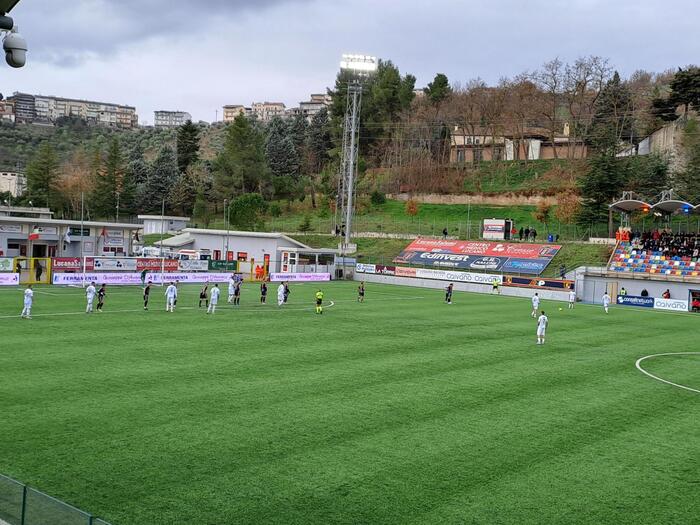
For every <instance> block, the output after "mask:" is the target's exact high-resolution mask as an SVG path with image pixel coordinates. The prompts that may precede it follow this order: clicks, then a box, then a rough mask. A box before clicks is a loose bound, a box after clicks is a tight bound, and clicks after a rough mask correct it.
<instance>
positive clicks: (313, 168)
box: [306, 108, 333, 174]
mask: <svg viewBox="0 0 700 525" xmlns="http://www.w3.org/2000/svg"><path fill="white" fill-rule="evenodd" d="M332 147H333V142H332V140H331V132H330V126H329V120H328V111H327V110H326V109H325V108H323V109H322V110H321V111H319V112H318V113H316V114H315V115H314V117H313V118H312V119H311V124H310V125H309V129H308V130H307V134H306V151H307V159H308V166H307V170H306V171H307V172H309V173H312V174H318V173H321V171H322V170H323V167H324V166H325V165H326V164H327V163H328V160H329V158H330V156H329V152H330V150H331V148H332Z"/></svg>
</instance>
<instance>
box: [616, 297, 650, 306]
mask: <svg viewBox="0 0 700 525" xmlns="http://www.w3.org/2000/svg"><path fill="white" fill-rule="evenodd" d="M617 304H623V305H625V306H643V307H644V308H654V298H653V297H641V296H637V295H618V296H617Z"/></svg>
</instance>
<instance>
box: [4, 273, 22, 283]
mask: <svg viewBox="0 0 700 525" xmlns="http://www.w3.org/2000/svg"><path fill="white" fill-rule="evenodd" d="M18 285H19V274H18V273H0V286H18Z"/></svg>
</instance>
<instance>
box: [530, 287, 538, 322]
mask: <svg viewBox="0 0 700 525" xmlns="http://www.w3.org/2000/svg"><path fill="white" fill-rule="evenodd" d="M539 307H540V296H539V294H538V293H537V292H535V295H533V296H532V313H531V314H530V315H531V316H532V318H533V319H535V318H536V317H537V309H538V308H539Z"/></svg>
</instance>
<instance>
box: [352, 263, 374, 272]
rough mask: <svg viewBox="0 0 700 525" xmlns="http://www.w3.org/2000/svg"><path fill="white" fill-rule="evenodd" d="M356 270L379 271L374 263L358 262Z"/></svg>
mask: <svg viewBox="0 0 700 525" xmlns="http://www.w3.org/2000/svg"><path fill="white" fill-rule="evenodd" d="M355 271H356V272H357V273H377V267H376V266H375V265H374V264H362V263H357V264H356V265H355Z"/></svg>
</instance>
